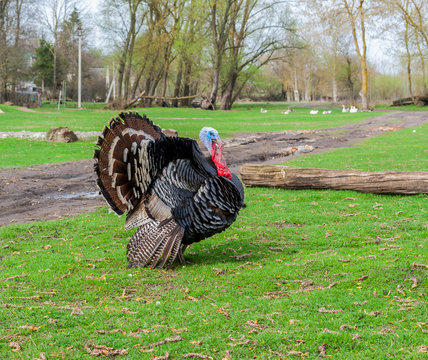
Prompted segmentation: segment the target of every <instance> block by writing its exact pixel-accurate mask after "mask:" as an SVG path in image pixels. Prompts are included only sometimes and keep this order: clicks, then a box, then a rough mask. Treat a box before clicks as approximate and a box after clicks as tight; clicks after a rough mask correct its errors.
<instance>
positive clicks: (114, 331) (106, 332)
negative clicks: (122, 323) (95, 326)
mask: <svg viewBox="0 0 428 360" xmlns="http://www.w3.org/2000/svg"><path fill="white" fill-rule="evenodd" d="M118 332H120V333H122V334H123V335H125V334H126V332H125V331H123V330H122V329H113V330H95V333H97V334H115V333H118Z"/></svg>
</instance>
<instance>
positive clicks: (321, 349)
mask: <svg viewBox="0 0 428 360" xmlns="http://www.w3.org/2000/svg"><path fill="white" fill-rule="evenodd" d="M328 346H329V345H328V344H322V345H320V346H318V351H319V353H320V356H321V357H327V356H328V355H327V354H326V350H327V347H328Z"/></svg>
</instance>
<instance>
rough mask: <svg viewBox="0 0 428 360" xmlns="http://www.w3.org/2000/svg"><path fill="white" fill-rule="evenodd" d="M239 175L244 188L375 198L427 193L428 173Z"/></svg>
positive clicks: (262, 171)
mask: <svg viewBox="0 0 428 360" xmlns="http://www.w3.org/2000/svg"><path fill="white" fill-rule="evenodd" d="M240 173H241V179H242V182H243V183H244V185H245V186H265V187H278V188H283V189H333V190H355V191H359V192H366V193H374V194H408V195H410V194H426V193H428V172H424V171H418V172H416V171H415V172H413V171H406V172H404V171H373V172H367V171H347V170H329V169H313V168H293V167H288V166H275V165H251V164H245V165H243V166H242V167H241V169H240Z"/></svg>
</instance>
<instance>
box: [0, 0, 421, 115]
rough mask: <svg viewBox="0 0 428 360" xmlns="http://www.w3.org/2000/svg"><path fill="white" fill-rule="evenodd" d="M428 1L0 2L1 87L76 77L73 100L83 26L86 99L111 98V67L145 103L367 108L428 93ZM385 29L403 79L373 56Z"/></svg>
mask: <svg viewBox="0 0 428 360" xmlns="http://www.w3.org/2000/svg"><path fill="white" fill-rule="evenodd" d="M426 8H427V4H426V1H424V0H391V1H388V0H310V1H309V0H308V1H301V2H295V1H274V0H270V1H268V0H102V1H101V4H100V9H99V11H98V13H97V14H96V15H95V16H92V17H91V16H90V15H89V13H88V12H87V11H85V9H84V8H82V5H81V3H79V2H77V1H74V0H34V1H30V0H2V1H1V3H0V89H1V90H0V92H1V93H2V94H7V93H8V92H9V93H10V92H13V91H15V89H17V87H18V84H19V83H20V82H22V81H24V80H27V81H28V80H32V81H34V83H35V84H36V85H37V86H39V87H40V88H43V90H49V91H50V95H51V97H52V98H55V97H57V94H58V91H59V89H60V88H61V87H63V86H64V84H65V83H66V84H67V95H68V96H69V97H71V98H75V97H76V91H77V90H76V88H77V76H76V75H77V42H78V36H79V35H80V36H82V39H83V61H82V63H83V80H82V83H83V99H84V100H92V99H95V98H102V99H104V98H105V96H106V93H107V92H108V90H109V89H108V85H109V84H106V76H107V74H106V72H105V70H104V69H106V68H108V69H109V72H108V78H107V80H108V79H113V78H114V84H115V94H116V99H115V102H116V103H117V105H118V106H123V105H124V104H126V103H129V101H131V100H132V99H134V98H136V97H137V96H139V95H140V96H141V101H142V103H143V105H144V106H150V105H151V104H152V102H153V101H154V100H155V99H156V98H157V99H160V100H162V99H167V98H168V99H169V104H170V105H172V106H178V105H182V106H188V105H189V104H190V102H191V101H192V99H193V98H195V97H198V98H202V97H204V98H205V100H206V101H207V102H208V103H210V104H213V106H218V107H219V108H220V109H223V110H228V109H230V108H231V107H232V105H233V103H235V102H236V101H237V100H238V99H239V98H242V97H249V98H251V99H278V100H282V99H284V100H285V99H286V100H287V101H312V100H328V101H332V102H339V101H345V100H346V101H349V102H351V103H354V102H358V103H359V102H361V106H362V108H365V109H367V108H368V106H369V104H370V101H373V100H375V99H382V98H392V97H396V96H402V95H405V94H409V95H410V96H412V97H413V96H415V94H417V93H418V92H425V91H426V61H425V60H426V56H427V49H428V37H427V33H428V30H427V14H428V11H426V10H427V9H426ZM96 29H97V31H98V32H99V33H100V34H102V39H101V40H102V41H101V42H100V43H99V44H98V45H97V46H94V45H91V38H92V34H93V33H94V31H95V30H96ZM375 33H377V34H380V35H382V36H380V37H382V38H385V37H386V35H387V36H388V37H389V38H390V39H391V41H390V44H391V53H392V54H393V55H394V58H396V59H398V61H399V66H400V68H402V69H403V72H402V74H405V81H403V80H402V77H401V73H400V74H399V75H397V74H393V75H391V74H385V73H383V72H382V71H381V70H379V69H376V67H375V66H374V64H371V63H370V62H369V60H368V47H369V46H370V44H372V43H373V38H374V36H373V34H375ZM369 38H371V40H369ZM385 56H387V55H385ZM29 60H31V61H29ZM29 62H30V63H31V64H29ZM403 84H404V86H403ZM3 98H4V96H3Z"/></svg>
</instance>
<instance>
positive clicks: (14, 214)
mask: <svg viewBox="0 0 428 360" xmlns="http://www.w3.org/2000/svg"><path fill="white" fill-rule="evenodd" d="M427 121H428V112H410V111H399V112H394V113H389V114H386V115H382V116H378V117H373V118H370V119H367V120H366V121H364V122H363V123H360V124H355V125H346V126H341V127H337V128H332V129H323V130H316V131H314V130H309V131H283V132H275V133H256V134H249V133H247V134H246V133H242V134H238V135H237V136H236V137H235V138H234V139H231V140H227V141H226V143H225V149H224V153H225V158H226V159H227V162H228V164H229V166H230V168H231V169H232V171H234V172H239V168H240V166H241V165H242V164H244V163H281V162H284V161H287V160H289V159H292V158H294V157H296V156H301V155H304V154H305V152H304V151H301V152H300V151H297V152H294V153H293V155H288V156H286V154H287V153H288V152H289V149H290V148H293V147H294V148H298V149H308V150H310V149H311V147H312V148H313V152H322V151H325V150H328V149H332V148H337V147H345V146H352V145H353V144H354V143H355V142H357V141H359V140H362V139H365V138H368V137H372V136H377V135H379V134H381V133H383V132H385V131H390V130H395V129H397V128H400V127H414V126H419V125H422V124H423V123H425V122H427ZM104 204H105V202H104V201H103V200H102V198H101V197H100V196H99V195H98V192H97V189H96V186H95V176H94V173H93V160H92V159H89V160H82V161H73V162H67V163H58V164H48V165H40V166H31V167H25V168H6V169H2V170H0V225H8V224H13V223H24V222H32V221H37V220H54V219H58V218H61V217H66V216H70V215H75V214H79V213H82V212H86V211H91V210H94V209H95V208H96V207H98V206H102V205H104Z"/></svg>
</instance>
